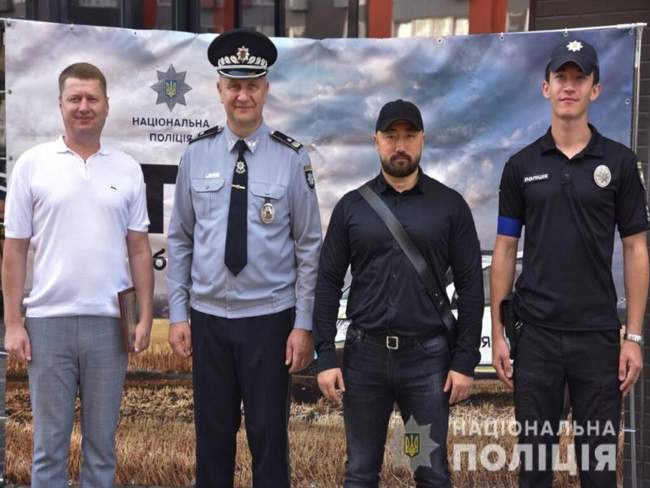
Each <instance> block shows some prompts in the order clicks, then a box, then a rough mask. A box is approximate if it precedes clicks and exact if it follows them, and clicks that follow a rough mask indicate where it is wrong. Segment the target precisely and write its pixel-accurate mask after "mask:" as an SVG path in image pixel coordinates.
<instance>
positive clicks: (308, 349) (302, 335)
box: [284, 329, 314, 374]
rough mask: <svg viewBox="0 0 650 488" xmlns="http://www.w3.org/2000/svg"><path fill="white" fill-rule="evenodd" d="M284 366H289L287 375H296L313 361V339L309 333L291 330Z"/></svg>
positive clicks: (302, 330) (301, 330)
mask: <svg viewBox="0 0 650 488" xmlns="http://www.w3.org/2000/svg"><path fill="white" fill-rule="evenodd" d="M285 358H286V359H285V361H284V365H285V366H289V373H291V374H293V373H297V372H298V371H302V370H303V369H305V368H306V367H307V366H309V365H310V364H311V362H312V360H313V359H314V339H313V338H312V336H311V332H310V331H308V330H304V329H293V330H292V331H291V334H289V338H288V339H287V348H286V353H285Z"/></svg>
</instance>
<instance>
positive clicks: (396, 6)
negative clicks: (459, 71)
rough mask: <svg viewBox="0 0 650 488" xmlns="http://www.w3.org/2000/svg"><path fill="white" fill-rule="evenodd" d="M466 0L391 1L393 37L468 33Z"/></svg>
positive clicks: (467, 4)
mask: <svg viewBox="0 0 650 488" xmlns="http://www.w3.org/2000/svg"><path fill="white" fill-rule="evenodd" d="M468 17H469V0H439V1H436V2H426V1H423V0H408V1H407V0H393V22H394V24H393V35H394V36H396V37H438V36H452V35H461V34H467V33H468V32H469V20H468Z"/></svg>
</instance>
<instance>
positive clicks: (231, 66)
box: [208, 28, 278, 78]
mask: <svg viewBox="0 0 650 488" xmlns="http://www.w3.org/2000/svg"><path fill="white" fill-rule="evenodd" d="M277 58H278V50H277V49H276V48H275V45H274V44H273V42H271V39H269V38H268V37H266V36H265V35H264V34H262V33H261V32H257V31H255V30H252V29H246V28H240V29H234V30H231V31H228V32H224V33H223V34H221V35H219V36H217V37H216V38H215V39H214V40H213V41H212V43H210V47H209V48H208V60H209V61H210V63H211V64H212V65H213V66H216V67H217V72H218V73H219V74H220V75H221V76H225V77H227V78H259V77H261V76H264V75H265V74H266V72H267V71H268V69H269V68H270V67H271V65H273V63H275V60H276V59H277Z"/></svg>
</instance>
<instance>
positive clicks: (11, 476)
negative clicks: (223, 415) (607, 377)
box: [5, 321, 620, 488]
mask: <svg viewBox="0 0 650 488" xmlns="http://www.w3.org/2000/svg"><path fill="white" fill-rule="evenodd" d="M165 342H166V324H165V323H163V322H162V321H157V323H156V325H155V328H154V334H153V341H152V347H151V348H150V349H149V350H148V351H146V352H145V353H143V354H141V355H139V356H135V357H132V358H131V359H130V362H129V374H128V377H127V384H126V388H125V392H124V397H123V400H122V407H121V419H120V424H119V427H118V432H117V439H116V449H117V459H118V468H117V475H116V483H117V484H118V485H138V486H191V484H192V481H193V470H194V425H193V415H192V405H193V404H192V389H191V378H190V376H189V373H190V368H191V365H190V362H189V361H188V360H181V359H178V358H176V357H175V356H174V355H173V354H172V353H171V351H170V350H169V348H168V347H167V345H166V343H165ZM303 380H304V378H303ZM6 403H7V411H8V413H9V419H8V422H7V424H6V439H7V445H6V469H5V472H6V475H7V480H8V481H9V482H10V483H16V484H19V485H21V484H29V480H30V475H29V473H30V464H31V451H32V440H31V437H32V430H31V410H30V405H29V391H28V388H27V379H26V374H25V370H24V368H23V367H21V365H19V364H17V363H16V362H15V361H12V360H10V361H9V363H8V382H7V398H6ZM78 414H79V412H78V405H77V417H78ZM512 419H513V407H512V399H511V394H510V393H509V392H507V391H506V390H505V389H504V388H503V387H502V386H501V385H500V384H499V383H498V382H497V381H493V380H479V381H476V382H475V386H474V389H473V394H472V397H471V398H470V399H469V400H468V401H466V402H463V403H462V404H461V405H458V406H454V407H453V408H452V413H451V417H450V429H449V440H448V452H449V461H450V466H451V467H452V468H453V459H452V453H453V449H454V445H455V444H474V445H476V449H477V452H479V453H480V452H481V449H482V448H483V447H485V446H488V445H491V444H492V445H493V444H498V445H499V446H501V447H502V448H503V449H504V450H505V452H506V453H507V454H508V460H509V459H510V456H511V453H512V452H513V450H514V449H513V448H514V444H515V438H514V437H513V436H512V435H510V434H509V433H508V429H507V428H498V432H499V433H500V434H503V435H499V436H498V437H493V436H490V435H486V434H485V433H484V432H483V433H481V434H477V433H476V429H475V428H474V429H472V428H471V427H469V426H470V425H472V426H474V427H475V426H476V425H488V424H490V425H496V426H506V425H508V423H510V422H512ZM77 420H78V418H77ZM400 428H402V427H401V420H400V419H399V416H398V415H397V414H395V415H394V418H393V419H392V421H391V428H390V431H389V443H390V442H391V441H390V439H392V435H393V432H401V431H400ZM289 436H290V455H291V463H292V482H293V486H294V487H296V488H333V487H337V486H341V485H342V479H343V470H344V460H345V438H344V430H343V418H342V412H341V410H340V409H339V408H335V407H333V406H331V405H330V404H328V403H327V402H325V401H323V400H322V399H320V400H318V401H315V402H311V403H294V404H293V405H292V408H291V419H290V422H289ZM80 441H81V436H80V431H79V424H78V421H77V422H76V423H75V427H74V430H73V435H72V442H71V448H70V476H71V479H72V480H73V481H75V480H78V476H79V452H80ZM237 442H238V454H237V465H236V474H235V486H237V487H249V486H251V472H250V453H249V451H248V448H247V446H246V436H245V432H244V427H243V426H242V429H241V430H240V432H239V435H238V439H237ZM569 442H571V438H570V436H568V435H563V437H562V439H561V443H562V445H563V446H566V445H567V443H569ZM494 457H495V456H490V460H492V461H494ZM508 462H509V461H508ZM477 464H478V466H477V469H476V470H468V469H467V468H468V464H467V460H466V459H465V458H463V462H462V463H461V466H460V469H458V470H454V469H452V477H453V484H454V486H456V487H468V488H474V487H480V488H483V487H485V488H500V487H504V488H505V487H515V486H517V484H516V471H512V470H509V469H508V464H506V466H505V467H503V468H502V469H500V470H497V471H489V470H488V469H485V468H484V467H481V463H480V462H478V463H477ZM619 465H620V463H619ZM381 479H382V486H384V487H387V488H401V487H413V486H415V485H414V483H413V482H412V480H411V474H410V471H409V469H408V465H407V458H406V457H405V456H404V455H403V454H401V453H398V450H397V449H387V452H386V455H385V462H384V468H383V471H382V473H381ZM555 486H558V487H575V486H579V483H578V481H577V477H576V476H570V474H569V473H567V472H561V473H556V482H555Z"/></svg>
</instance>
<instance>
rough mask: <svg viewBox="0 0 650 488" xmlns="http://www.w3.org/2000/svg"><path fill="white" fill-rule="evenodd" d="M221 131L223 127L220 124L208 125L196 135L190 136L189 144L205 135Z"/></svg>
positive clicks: (203, 137) (212, 134)
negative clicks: (208, 126)
mask: <svg viewBox="0 0 650 488" xmlns="http://www.w3.org/2000/svg"><path fill="white" fill-rule="evenodd" d="M221 131H223V127H221V126H220V125H215V126H214V127H210V128H209V129H206V130H204V131H203V132H199V133H198V134H197V135H196V136H194V137H192V139H190V144H192V143H193V142H196V141H199V140H201V139H205V138H206V137H211V136H214V135H217V134H219V133H221Z"/></svg>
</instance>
